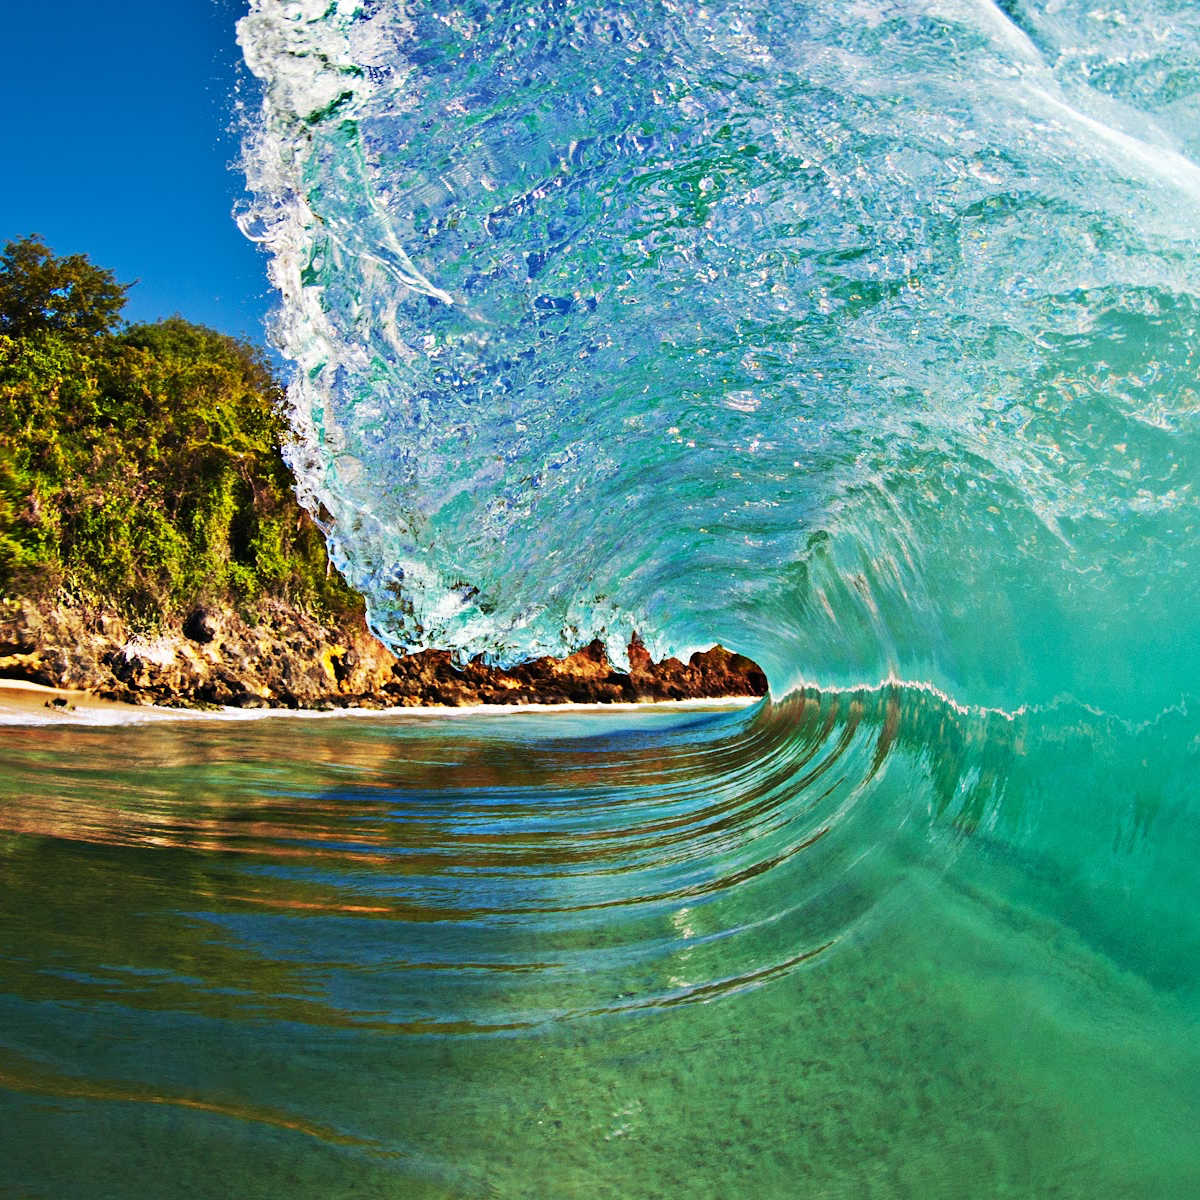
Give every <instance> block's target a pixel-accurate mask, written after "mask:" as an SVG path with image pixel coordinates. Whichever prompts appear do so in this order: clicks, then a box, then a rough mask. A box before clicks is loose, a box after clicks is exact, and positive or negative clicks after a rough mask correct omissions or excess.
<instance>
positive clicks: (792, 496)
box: [240, 0, 1200, 719]
mask: <svg viewBox="0 0 1200 1200" xmlns="http://www.w3.org/2000/svg"><path fill="white" fill-rule="evenodd" d="M240 37H241V41H242V44H243V47H244V49H245V53H246V58H247V61H248V63H249V65H250V67H251V68H252V69H253V70H254V71H255V72H256V73H257V74H258V75H259V76H260V77H261V78H262V80H263V82H264V84H265V102H264V106H263V112H262V119H261V121H260V122H259V123H258V124H257V126H256V127H255V128H254V129H253V130H252V131H251V134H250V136H249V138H248V142H247V151H246V168H247V173H248V177H249V181H250V185H251V188H252V190H253V193H254V197H255V198H254V201H253V203H252V204H251V205H250V206H249V208H248V211H247V212H246V213H245V214H244V216H243V225H244V227H245V228H246V230H247V232H248V233H249V234H250V235H251V236H253V237H256V238H258V239H260V240H261V241H262V242H263V243H264V244H265V245H266V246H267V248H268V249H269V250H270V251H271V253H272V255H273V268H272V269H273V273H274V278H275V282H276V283H277V285H278V286H279V288H280V290H281V293H282V298H283V303H282V308H281V310H280V313H279V315H278V319H277V323H276V329H275V333H276V338H277V341H278V344H279V347H280V349H281V350H282V352H283V353H284V354H285V355H287V356H288V357H289V358H290V359H292V360H293V361H294V362H295V364H296V373H295V380H294V383H293V386H292V389H291V398H292V403H293V405H294V415H295V424H296V428H297V430H298V432H299V434H300V443H299V445H298V447H297V449H296V451H295V465H296V467H297V469H298V472H299V474H300V477H301V487H302V490H303V492H304V494H305V495H306V497H307V498H308V500H309V502H310V503H311V504H312V505H313V506H314V507H320V508H321V509H322V511H323V513H324V514H325V515H326V517H327V523H328V528H329V532H330V535H331V540H332V544H333V547H334V551H335V555H336V557H337V560H338V562H339V564H340V565H341V566H342V567H343V569H344V570H345V571H346V573H347V575H348V576H349V578H350V579H351V581H352V582H353V583H354V584H355V585H357V586H359V587H361V588H363V589H364V590H365V591H366V593H367V595H368V598H369V602H370V612H371V618H372V620H373V622H374V624H375V626H376V628H377V629H378V630H379V631H380V632H381V634H382V635H383V636H384V637H385V638H387V639H388V640H390V641H391V642H393V643H394V644H396V645H400V646H406V647H411V646H421V645H442V646H449V647H452V648H454V649H456V650H457V651H458V652H460V653H461V654H464V655H467V654H475V653H480V652H482V653H487V654H489V655H490V656H492V657H493V658H496V659H501V660H511V659H514V658H519V657H522V656H525V655H528V654H533V653H540V652H562V651H565V650H569V649H571V648H573V647H574V646H576V645H578V644H580V643H581V642H582V641H584V640H587V639H588V638H589V637H591V636H592V635H593V634H598V635H600V636H602V637H605V638H607V639H608V641H609V647H610V651H611V652H612V653H613V655H614V656H615V657H619V656H620V655H621V654H622V653H623V648H624V645H625V642H626V640H627V637H628V633H629V631H630V629H631V627H636V628H638V629H640V630H642V631H643V632H644V634H645V635H646V637H647V640H648V641H649V642H650V644H651V649H652V650H654V651H655V652H656V653H663V652H667V651H673V652H679V651H683V650H688V649H691V648H693V647H695V646H697V645H701V644H708V643H709V642H711V640H712V639H713V638H714V637H715V638H719V639H721V640H723V641H725V642H726V643H727V644H731V645H735V646H737V647H738V648H739V649H740V650H742V651H744V652H745V653H747V654H749V655H751V656H753V657H754V658H756V659H757V660H758V661H759V662H760V663H762V664H763V666H764V667H765V669H766V670H767V673H768V676H769V678H770V679H771V682H772V687H773V691H774V693H775V694H776V695H782V694H785V693H786V692H787V691H789V690H790V689H791V688H792V687H794V686H795V685H797V684H798V683H801V682H803V681H815V682H817V683H819V684H821V685H822V686H825V687H827V688H843V687H851V686H856V685H860V684H862V683H874V682H877V681H880V680H883V679H887V678H895V679H900V680H913V681H921V682H923V683H928V684H931V685H933V686H935V687H937V688H939V689H940V690H942V691H943V692H945V693H946V694H947V695H950V696H952V697H954V699H955V701H956V702H958V703H961V704H965V705H969V706H970V705H993V706H999V707H1001V708H1004V709H1006V710H1008V711H1010V712H1012V711H1016V710H1017V709H1018V708H1020V706H1022V705H1044V704H1047V703H1050V702H1052V701H1054V700H1055V699H1057V698H1060V697H1063V696H1070V697H1074V698H1075V699H1076V700H1078V701H1081V702H1083V703H1085V704H1089V705H1093V706H1096V707H1099V708H1103V709H1105V710H1108V711H1113V712H1116V713H1118V714H1120V715H1122V716H1125V717H1129V718H1141V719H1148V718H1152V717H1153V716H1154V715H1155V714H1157V713H1159V712H1160V711H1162V710H1163V709H1164V708H1165V707H1167V706H1169V705H1171V704H1175V703H1178V702H1179V700H1180V697H1181V696H1183V695H1185V694H1188V693H1192V692H1194V686H1193V678H1194V675H1195V671H1196V668H1197V666H1198V663H1197V652H1196V640H1195V638H1194V637H1192V636H1191V635H1190V628H1191V624H1192V620H1193V616H1192V614H1193V613H1194V612H1195V611H1196V608H1197V602H1198V601H1200V569H1198V567H1200V564H1197V561H1196V556H1197V550H1196V547H1197V544H1198V542H1197V538H1196V515H1197V496H1196V486H1195V481H1196V479H1197V478H1200V472H1198V468H1200V454H1198V437H1200V424H1198V419H1200V418H1198V413H1200V399H1198V394H1197V380H1196V372H1197V349H1198V342H1200V338H1198V335H1197V328H1196V317H1197V296H1198V295H1200V257H1198V256H1197V254H1196V249H1197V238H1198V235H1200V168H1198V167H1197V166H1196V163H1195V158H1196V155H1197V152H1200V137H1198V135H1197V133H1196V130H1197V129H1200V121H1198V120H1197V118H1198V117H1200V101H1198V99H1197V97H1198V95H1200V83H1198V82H1197V80H1198V65H1200V63H1198V58H1200V51H1198V50H1197V47H1198V46H1200V14H1198V13H1197V12H1196V10H1195V9H1194V7H1192V6H1184V5H1178V4H1175V3H1172V2H1171V0H1153V2H1152V3H1150V4H1148V5H1139V6H1138V9H1137V12H1136V14H1129V15H1127V16H1126V15H1123V10H1121V9H1120V6H1118V8H1115V9H1113V10H1112V11H1111V12H1108V11H1105V12H1100V11H1099V10H1096V9H1094V6H1092V5H1090V4H1085V3H1082V0H1080V2H1079V3H1074V2H1071V3H1066V4H1055V5H1037V4H1026V3H1008V4H1004V5H1001V6H999V7H997V6H995V5H993V4H992V3H990V2H987V0H980V2H974V3H973V2H967V0H938V2H932V0H900V2H897V3H892V4H887V5H866V6H863V5H844V4H833V3H828V4H824V3H822V4H803V5H799V6H790V5H789V6H783V7H780V6H777V5H767V4H751V5H747V4H744V3H738V4H727V3H711V4H707V5H688V4H675V3H639V4H611V5H601V6H597V5H595V4H587V5H582V4H577V3H572V2H564V3H561V4H555V5H543V6H536V7H535V8H529V7H528V6H523V5H512V4H507V3H491V4H472V5H456V4H411V5H403V4H400V3H396V2H378V0H377V2H375V3H370V4H366V5H363V4H360V3H357V2H356V3H349V2H342V3H336V4H333V5H327V4H325V3H324V2H323V0H322V2H320V3H315V2H299V3H294V4H289V5H277V4H267V3H255V4H253V5H252V7H251V13H250V15H249V16H247V17H246V18H245V19H244V20H243V22H242V23H241V26H240Z"/></svg>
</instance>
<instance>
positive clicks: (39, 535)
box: [0, 236, 361, 623]
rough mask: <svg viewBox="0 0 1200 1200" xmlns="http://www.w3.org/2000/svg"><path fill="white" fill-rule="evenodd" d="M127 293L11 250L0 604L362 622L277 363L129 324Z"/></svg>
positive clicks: (66, 261)
mask: <svg viewBox="0 0 1200 1200" xmlns="http://www.w3.org/2000/svg"><path fill="white" fill-rule="evenodd" d="M127 290H128V289H127V285H123V284H120V283H118V282H117V281H116V279H115V278H114V276H113V274H112V272H110V271H106V270H103V269H102V268H99V267H96V266H94V265H93V264H92V263H90V262H89V261H88V259H87V258H86V257H85V256H83V255H73V256H70V257H56V256H54V255H53V254H52V253H51V252H50V250H49V249H48V248H47V247H46V246H45V245H43V244H42V243H41V241H40V240H38V238H37V237H36V236H31V237H27V238H24V239H21V240H20V241H15V242H9V243H8V245H7V246H6V247H5V249H4V251H3V253H2V254H0V592H2V593H3V594H4V595H5V596H10V597H11V596H13V595H21V596H34V597H45V598H47V599H49V598H53V597H58V598H60V599H67V600H70V601H73V602H78V603H85V604H86V603H95V604H102V605H103V606H104V607H106V608H109V609H115V610H117V611H120V612H122V613H123V614H125V615H126V616H129V617H133V618H136V619H139V620H142V621H147V622H149V623H154V622H156V621H158V620H160V619H162V618H163V617H164V616H166V615H168V614H175V613H178V612H180V611H181V610H182V609H183V608H185V607H186V606H190V605H193V604H194V603H196V602H197V601H205V600H217V601H221V602H225V603H230V602H232V603H233V604H235V605H237V606H239V607H244V608H246V609H247V610H249V609H252V608H253V606H254V604H255V602H256V601H258V600H260V599H262V598H265V597H276V598H280V599H285V600H287V601H289V602H290V603H292V604H295V605H299V606H301V607H304V608H312V609H314V610H316V611H318V612H324V613H326V614H328V615H330V616H337V615H348V614H349V613H351V612H360V611H361V600H360V599H359V598H358V597H357V596H356V595H355V594H354V593H353V592H351V591H350V590H349V589H348V588H347V587H346V585H345V584H344V583H343V581H342V580H341V578H340V576H339V575H338V574H337V572H336V571H332V570H330V567H329V563H328V560H327V558H326V552H325V543H324V539H323V538H322V536H321V533H320V531H319V530H318V529H317V528H316V526H315V525H314V524H313V522H312V520H311V519H310V518H309V516H308V514H307V513H305V512H304V510H303V509H302V508H301V507H300V506H299V504H298V503H297V502H296V499H295V497H294V495H293V491H292V478H291V475H290V473H289V471H288V468H287V466H286V464H285V462H284V460H283V456H282V449H283V446H284V443H285V439H286V438H287V436H288V432H287V425H286V421H285V419H284V417H283V415H282V412H281V400H282V393H281V389H280V386H279V383H278V382H277V380H276V378H275V377H274V375H273V373H272V371H271V369H270V366H269V364H268V362H267V361H266V359H265V357H264V355H263V354H262V352H261V351H260V350H258V349H257V348H255V347H253V346H251V345H249V344H248V343H246V342H243V341H239V340H238V339H236V338H232V337H229V336H227V335H225V334H222V333H218V332H216V331H215V330H212V329H207V328H205V327H203V326H199V325H193V324H191V323H190V322H188V321H185V320H184V319H183V318H181V317H171V318H169V319H168V320H165V321H161V322H158V323H157V324H152V325H123V324H122V322H121V310H122V308H123V306H124V302H125V293H126V291H127Z"/></svg>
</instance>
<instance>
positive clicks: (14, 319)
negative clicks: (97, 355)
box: [0, 234, 132, 337]
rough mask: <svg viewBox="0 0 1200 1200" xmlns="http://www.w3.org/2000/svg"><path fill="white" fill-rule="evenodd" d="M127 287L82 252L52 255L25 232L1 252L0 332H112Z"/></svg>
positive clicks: (31, 235) (93, 333)
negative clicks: (60, 256)
mask: <svg viewBox="0 0 1200 1200" xmlns="http://www.w3.org/2000/svg"><path fill="white" fill-rule="evenodd" d="M131 286H132V285H130V284H127V283H118V282H117V280H116V277H115V275H114V274H113V272H112V271H106V270H104V269H103V268H101V267H97V266H94V265H93V264H92V263H91V261H90V260H89V259H88V257H87V255H85V254H70V255H67V256H66V257H65V258H58V257H56V256H55V255H54V254H53V253H52V252H51V251H50V249H49V248H48V247H47V246H45V245H44V244H43V243H42V241H41V240H40V238H39V237H38V235H37V234H30V235H29V236H28V237H24V238H21V239H19V240H18V241H11V242H9V243H8V244H7V245H6V246H5V247H4V252H3V253H2V254H0V333H5V334H9V335H10V336H12V337H27V336H29V335H30V334H34V333H39V332H42V331H47V330H49V331H53V332H56V333H67V334H82V335H85V336H88V335H95V334H101V333H111V332H112V330H113V329H114V328H115V326H116V325H117V323H118V322H119V321H120V318H121V309H122V308H124V307H125V293H126V292H127V291H129V288H130V287H131Z"/></svg>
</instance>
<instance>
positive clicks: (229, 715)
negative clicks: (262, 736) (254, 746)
mask: <svg viewBox="0 0 1200 1200" xmlns="http://www.w3.org/2000/svg"><path fill="white" fill-rule="evenodd" d="M762 699H763V697H761V696H713V697H690V698H686V699H682V700H649V701H637V700H635V701H584V702H576V701H566V702H562V703H537V702H534V703H518V704H461V705H445V704H443V705H437V704H425V705H395V706H393V707H390V708H355V707H353V706H346V707H340V708H327V709H321V708H282V707H268V708H237V707H233V706H228V707H223V708H213V709H202V708H168V707H164V706H160V705H153V704H130V703H128V702H127V701H121V700H106V699H104V698H102V697H98V696H93V695H91V694H90V693H88V692H84V691H77V690H71V689H68V688H56V687H48V686H47V685H45V684H40V683H30V682H29V681H28V680H23V679H5V678H2V677H0V728H5V727H8V728H13V727H24V728H57V727H61V726H76V727H79V726H83V727H85V728H103V727H113V726H129V725H141V724H157V723H162V722H169V723H178V722H180V721H201V722H210V721H258V720H278V719H279V718H292V719H296V718H298V719H301V720H324V719H330V718H334V719H337V718H349V719H354V718H371V719H377V718H389V717H390V718H396V717H416V718H421V719H425V718H434V717H442V718H446V717H448V718H456V717H475V716H493V715H494V716H511V717H516V716H521V715H529V716H538V715H541V714H543V713H559V714H561V713H618V712H624V713H629V712H639V713H654V712H680V711H688V710H693V711H697V712H705V711H711V712H722V711H732V710H735V709H740V708H749V707H751V706H753V705H755V704H758V703H759V702H760V701H761V700H762Z"/></svg>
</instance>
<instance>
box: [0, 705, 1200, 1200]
mask: <svg viewBox="0 0 1200 1200" xmlns="http://www.w3.org/2000/svg"><path fill="white" fill-rule="evenodd" d="M897 700H898V697H892V698H891V702H890V703H888V702H886V701H876V700H873V699H872V698H870V697H867V696H863V697H860V698H859V703H858V704H857V705H856V706H855V707H854V708H847V707H846V706H845V705H839V706H838V708H840V711H838V710H836V709H835V706H834V705H833V704H831V703H830V702H826V701H821V700H820V699H818V698H817V697H815V696H810V697H809V698H808V699H807V700H806V701H801V700H794V701H792V702H790V703H789V704H788V705H785V706H783V707H782V708H780V709H777V710H775V711H758V712H729V711H726V712H723V713H714V712H697V711H692V712H687V713H671V714H662V713H657V714H648V713H628V712H626V713H619V714H618V713H614V714H611V715H609V714H594V713H593V714H580V715H578V716H566V715H563V714H553V715H546V716H523V715H518V716H495V717H488V716H470V717H464V718H461V719H457V720H447V719H444V718H433V719H428V718H426V719H422V718H403V717H400V718H393V717H383V718H377V719H372V720H369V721H355V720H352V719H335V720H327V721H298V720H289V719H283V718H280V719H270V720H264V721H259V722H238V723H232V724H220V723H217V722H211V721H210V722H193V723H182V724H172V725H170V726H157V727H147V726H143V727H127V728H123V729H122V728H116V729H84V728H74V729H70V728H54V729H50V728H27V729H9V730H6V731H4V733H3V741H4V750H5V754H4V763H5V767H4V782H5V784H6V788H5V795H4V799H3V802H2V807H0V816H2V827H3V830H4V834H3V841H2V842H0V848H2V849H0V853H2V855H3V859H2V861H3V872H2V873H0V881H2V882H0V886H2V888H3V898H2V902H0V913H2V914H3V918H2V920H0V964H2V979H3V995H2V998H0V1010H2V1013H3V1015H2V1018H0V1111H2V1120H0V1131H2V1132H0V1142H2V1144H3V1147H4V1156H3V1160H2V1165H0V1180H3V1182H4V1184H5V1185H6V1187H7V1188H8V1189H10V1190H9V1192H8V1194H13V1195H22V1196H39V1197H42V1196H44V1197H64V1196H81V1197H82V1196H87V1197H107V1196H114V1197H115V1196H121V1197H124V1196H135V1195H147V1194H153V1195H156V1196H214V1197H216V1196H231V1195H236V1196H245V1197H253V1196H263V1197H274V1196H279V1195H285V1194H286V1195H292V1196H296V1197H323V1198H328V1197H340V1196H362V1195H368V1196H397V1197H400V1196H403V1197H410V1196H420V1197H425V1196H429V1197H448V1196H465V1197H471V1196H512V1197H518V1196H520V1197H544V1196H571V1195H580V1196H614V1197H649V1196H677V1195H683V1194H686V1195H689V1196H697V1197H728V1196H737V1195H763V1196H772V1197H776V1196H777V1197H791V1196H806V1197H807V1196H812V1197H817V1196H821V1197H824V1196H829V1197H835V1196H836V1197H843V1196H844V1197H858V1196H886V1197H892V1196H897V1197H899V1196H914V1197H917V1196H920V1197H936V1196H946V1197H957V1196H962V1195H988V1196H998V1197H1000V1196H1013V1197H1027V1196H1063V1197H1068V1196H1069V1197H1075V1196H1078V1197H1088V1198H1089V1200H1094V1198H1097V1197H1129V1196H1187V1195H1192V1194H1195V1192H1196V1189H1197V1187H1200V1152H1198V1151H1200V1148H1198V1147H1197V1143H1196V1135H1195V1130H1196V1129H1197V1128H1198V1127H1200V1124H1198V1123H1200V1038H1198V1037H1197V1033H1198V1029H1197V1022H1198V1017H1200V1003H1198V996H1197V989H1196V983H1195V977H1194V972H1193V970H1192V968H1193V967H1194V964H1195V961H1196V949H1197V933H1196V926H1195V923H1194V916H1193V914H1192V913H1191V912H1188V913H1186V914H1180V913H1178V912H1177V911H1174V910H1175V907H1176V906H1175V904H1174V902H1173V900H1172V897H1177V896H1178V895H1180V894H1182V893H1183V891H1184V889H1186V887H1187V885H1188V883H1189V881H1191V882H1192V883H1194V879H1195V868H1194V862H1195V851H1196V845H1195V834H1194V825H1195V822H1194V813H1191V814H1189V813H1188V812H1187V811H1186V808H1184V807H1181V806H1175V807H1173V806H1172V805H1171V804H1170V803H1165V802H1160V803H1157V804H1156V803H1154V802H1153V801H1151V800H1150V799H1149V798H1148V797H1147V796H1146V795H1145V794H1144V793H1143V794H1142V796H1141V797H1140V799H1139V798H1136V797H1131V799H1130V803H1129V805H1128V808H1127V811H1125V812H1118V811H1115V810H1105V809H1103V808H1102V807H1097V806H1093V805H1090V804H1087V803H1083V802H1081V800H1080V793H1079V792H1074V791H1073V790H1072V789H1071V786H1070V785H1071V783H1072V781H1071V780H1070V779H1069V778H1067V777H1061V776H1060V777H1057V778H1055V776H1056V771H1055V767H1054V761H1055V760H1056V759H1057V758H1058V757H1059V750H1058V748H1057V747H1056V748H1054V749H1050V750H1047V749H1046V748H1045V747H1030V746H1028V745H1027V747H1026V750H1025V752H1024V753H1026V754H1027V756H1028V758H1029V759H1030V761H1029V763H1028V765H1026V766H1024V767H1020V768H1017V769H1016V771H1015V777H1016V778H1017V779H1019V781H1020V782H1019V783H1015V784H1014V783H1012V782H1010V784H1009V788H1008V793H1007V795H1005V796H1004V797H1001V796H1000V795H998V793H997V791H996V790H995V787H994V781H995V779H996V778H997V777H998V774H997V773H995V772H994V773H993V778H992V782H991V783H989V782H988V781H986V780H985V779H984V773H983V772H981V771H979V770H977V769H974V768H968V769H967V771H966V773H965V774H958V775H957V777H956V778H955V777H954V775H955V772H956V771H961V770H962V759H961V755H962V754H963V751H964V740H963V737H962V735H963V734H964V732H966V731H964V730H963V729H962V727H961V726H958V725H956V723H955V721H954V719H953V715H952V714H949V713H947V711H946V710H945V707H944V706H943V705H941V704H940V703H932V702H929V701H927V700H926V701H920V700H919V699H915V700H914V702H913V703H912V704H911V705H909V706H905V705H902V704H898V703H897ZM1078 728H1079V733H1078V736H1079V737H1081V738H1088V737H1089V734H1088V733H1087V732H1086V727H1085V725H1083V724H1080V725H1079V726H1078ZM1174 732H1175V731H1173V730H1169V729H1163V730H1159V731H1158V732H1157V733H1155V734H1150V733H1147V734H1146V735H1145V737H1144V741H1143V747H1144V748H1145V749H1146V750H1147V752H1152V750H1153V748H1154V747H1155V746H1157V745H1161V744H1163V743H1168V742H1170V740H1171V735H1172V734H1173V733H1174ZM981 733H982V731H981V730H976V731H973V733H967V736H966V738H965V740H966V741H971V740H972V737H973V736H974V735H975V734H981ZM1030 733H1031V731H1030V730H1028V729H1020V730H1011V731H1009V733H1008V734H1007V735H1006V736H1005V737H1004V738H1003V740H1004V741H1005V742H1006V747H1007V750H1006V752H1007V753H1008V754H1010V755H1011V754H1014V753H1021V751H1020V750H1019V748H1018V746H1017V742H1018V741H1020V740H1021V739H1025V738H1028V737H1029V736H1030ZM930 745H936V746H939V747H940V750H941V753H939V754H937V755H933V754H931V753H930V752H929V751H928V750H927V749H925V747H927V746H930ZM1075 757H1076V759H1077V760H1078V759H1079V758H1080V757H1083V756H1082V755H1079V754H1077V755H1076V756H1075ZM956 764H957V765H956ZM1010 765H1011V762H1010ZM1107 769H1108V768H1107V764H1106V762H1105V756H1104V752H1103V750H1097V753H1096V755H1095V757H1094V762H1093V770H1094V772H1095V776H1096V777H1099V776H1101V775H1103V774H1105V773H1106V771H1107ZM1010 778H1012V777H1010ZM1048 779H1054V780H1055V784H1056V786H1053V787H1047V786H1045V785H1046V781H1047V780H1048ZM1074 782H1075V783H1077V784H1078V785H1080V786H1081V787H1086V785H1087V782H1088V781H1087V779H1084V778H1079V779H1077V780H1075V781H1074ZM931 794H933V795H937V796H938V800H937V802H936V804H935V805H934V806H932V807H931V806H930V803H929V801H928V797H929V796H930V795H931ZM148 1189H149V1190H148Z"/></svg>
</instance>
